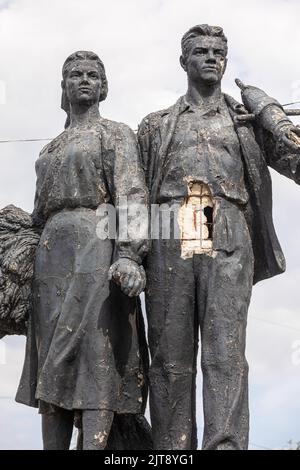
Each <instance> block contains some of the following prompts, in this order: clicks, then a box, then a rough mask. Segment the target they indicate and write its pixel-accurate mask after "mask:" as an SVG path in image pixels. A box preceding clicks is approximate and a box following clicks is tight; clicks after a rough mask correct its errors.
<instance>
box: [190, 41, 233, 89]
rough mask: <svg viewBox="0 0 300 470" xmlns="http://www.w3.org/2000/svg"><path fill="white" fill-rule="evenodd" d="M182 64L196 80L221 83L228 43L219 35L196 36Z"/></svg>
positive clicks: (204, 82)
mask: <svg viewBox="0 0 300 470" xmlns="http://www.w3.org/2000/svg"><path fill="white" fill-rule="evenodd" d="M181 65H182V67H183V68H184V70H185V71H186V72H187V74H188V77H189V79H190V80H192V81H194V82H200V83H203V84H205V85H214V84H216V83H219V82H220V81H221V79H222V77H223V75H224V72H225V69H226V65H227V59H226V45H225V43H224V41H223V40H222V39H221V38H218V37H209V36H199V37H196V38H194V39H192V41H191V44H190V47H189V51H188V53H187V55H186V57H185V58H183V57H181Z"/></svg>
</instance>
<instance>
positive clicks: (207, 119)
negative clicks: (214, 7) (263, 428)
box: [139, 25, 300, 450]
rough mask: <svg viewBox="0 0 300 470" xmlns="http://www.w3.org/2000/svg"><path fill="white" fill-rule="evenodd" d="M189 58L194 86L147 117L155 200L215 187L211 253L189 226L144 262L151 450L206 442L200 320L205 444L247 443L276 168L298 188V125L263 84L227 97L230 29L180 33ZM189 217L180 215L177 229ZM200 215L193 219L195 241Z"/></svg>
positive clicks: (280, 261) (277, 260)
mask: <svg viewBox="0 0 300 470" xmlns="http://www.w3.org/2000/svg"><path fill="white" fill-rule="evenodd" d="M180 60H181V65H182V67H183V69H184V71H185V72H186V73H187V79H188V90H187V93H186V95H185V96H184V97H181V98H180V99H179V100H178V101H177V103H176V104H175V105H174V106H171V107H170V108H168V109H166V110H163V111H158V112H155V113H152V114H150V115H149V116H147V117H146V118H145V119H144V120H143V122H142V123H141V125H140V128H139V142H140V148H141V154H142V159H143V164H144V169H145V172H146V179H147V184H148V187H149V191H150V195H151V202H152V203H155V204H156V203H158V204H160V203H165V204H167V205H169V206H170V207H174V205H176V204H177V205H178V204H179V205H181V207H182V208H186V207H187V205H188V201H189V197H190V195H189V188H190V185H193V186H195V185H200V186H201V185H203V184H205V186H208V187H209V189H210V193H211V197H212V203H211V200H210V205H213V208H214V210H213V231H212V233H213V235H212V250H211V252H210V253H206V254H204V253H202V254H199V249H194V252H193V250H191V249H190V250H189V251H188V256H187V250H183V249H182V246H183V244H184V245H185V244H186V243H187V241H186V238H187V232H188V229H186V227H184V230H182V226H181V227H179V228H180V230H179V231H180V232H181V233H184V234H185V239H184V240H164V239H159V240H154V241H153V243H152V248H151V250H150V253H149V255H148V257H147V260H146V263H145V266H146V271H147V279H148V281H147V289H146V305H147V316H148V324H149V346H150V351H151V357H152V363H151V366H150V412H151V422H152V427H153V438H154V448H155V449H182V450H183V449H195V448H197V429H196V410H195V397H196V388H195V376H196V365H197V350H198V328H199V326H200V331H201V361H202V372H203V405H204V420H205V427H204V436H203V448H204V449H246V448H247V445H248V426H249V418H248V398H247V397H248V387H247V377H248V365H247V361H246V358H245V335H246V322H247V310H248V304H249V300H250V296H251V289H252V285H253V283H255V282H258V281H260V280H262V279H265V278H268V277H272V276H274V275H276V274H279V273H282V272H283V271H284V269H285V261H284V256H283V253H282V251H281V248H280V245H279V242H278V239H277V236H276V233H275V229H274V225H273V220H272V187H271V176H270V173H269V170H268V165H270V166H271V167H273V168H274V169H276V170H277V171H279V172H281V173H282V174H285V175H286V176H288V177H289V178H291V179H293V180H294V181H295V182H296V183H300V166H299V148H300V147H299V145H297V141H298V140H297V139H298V138H299V135H300V129H299V128H296V127H294V126H293V124H292V123H291V121H290V120H289V119H288V118H287V116H286V114H285V112H284V110H283V108H282V107H281V105H280V104H279V103H278V102H277V101H276V100H274V99H272V98H270V97H268V96H267V95H266V94H265V93H264V92H263V91H262V90H259V89H258V88H255V87H245V86H244V85H243V84H242V83H241V82H240V81H239V82H238V84H239V86H240V85H241V88H242V89H243V93H242V95H243V100H244V105H241V104H239V103H237V102H236V101H235V100H234V99H233V98H231V97H230V96H227V95H224V94H223V93H222V91H221V81H222V77H223V75H224V72H225V69H226V65H227V39H226V37H225V35H224V32H223V30H222V28H220V27H214V26H209V25H198V26H195V27H194V28H191V29H190V30H189V31H188V32H187V33H186V34H185V35H184V36H183V39H182V56H181V59H180ZM253 119H254V121H253ZM195 200H196V198H195V197H194V198H193V204H194V206H195V207H197V202H196V201H195ZM197 210H201V201H200V199H199V203H198V209H197V208H196V209H195V211H196V212H197ZM182 212H183V209H181V210H180V211H179V213H180V214H182ZM182 220H183V218H182V217H181V216H180V217H177V223H178V224H179V225H180V224H182V223H183V222H182ZM196 222H197V221H196V219H195V224H194V227H192V224H190V227H191V234H192V239H193V245H192V246H195V240H194V239H195V237H194V228H195V227H196V226H197V223H196ZM199 243H200V241H199ZM199 248H200V245H199Z"/></svg>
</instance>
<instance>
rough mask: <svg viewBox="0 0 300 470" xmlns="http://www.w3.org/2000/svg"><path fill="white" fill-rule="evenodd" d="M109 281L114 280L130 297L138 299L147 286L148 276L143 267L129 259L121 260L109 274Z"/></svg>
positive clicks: (113, 266)
mask: <svg viewBox="0 0 300 470" xmlns="http://www.w3.org/2000/svg"><path fill="white" fill-rule="evenodd" d="M108 279H109V280H110V281H111V280H114V281H115V283H116V284H118V285H119V286H120V287H121V290H122V292H123V293H124V294H126V295H128V297H137V296H138V295H139V294H140V293H141V292H142V291H143V290H144V289H145V286H146V274H145V270H144V268H143V267H142V266H139V265H138V264H137V263H136V262H135V261H133V260H131V259H129V258H120V259H119V260H118V261H116V262H115V263H114V264H113V265H112V266H111V267H110V270H109V272H108Z"/></svg>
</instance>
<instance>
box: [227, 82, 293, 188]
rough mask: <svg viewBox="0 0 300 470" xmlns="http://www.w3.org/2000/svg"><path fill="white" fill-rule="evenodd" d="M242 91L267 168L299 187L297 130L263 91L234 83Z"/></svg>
mask: <svg viewBox="0 0 300 470" xmlns="http://www.w3.org/2000/svg"><path fill="white" fill-rule="evenodd" d="M236 83H237V85H238V86H239V87H240V88H241V90H242V99H243V102H244V104H245V107H246V108H247V110H248V111H249V112H250V113H252V114H253V115H254V116H255V118H254V124H253V127H254V130H255V134H256V137H257V140H258V142H259V144H260V145H261V147H262V148H263V150H264V153H265V156H266V160H267V163H268V165H269V166H271V167H272V168H273V169H274V170H276V171H278V172H279V173H281V174H282V175H284V176H286V177H288V178H291V179H293V180H294V181H295V182H296V183H297V184H300V128H299V127H297V126H295V125H294V124H293V123H292V121H291V120H290V119H289V118H288V117H287V115H286V114H285V112H284V109H283V107H282V106H281V105H280V103H279V102H278V101H277V100H275V99H274V98H271V97H269V96H268V95H267V94H266V93H265V92H264V91H263V90H261V89H259V88H256V87H252V86H245V85H244V84H243V83H242V82H241V81H240V80H237V81H236Z"/></svg>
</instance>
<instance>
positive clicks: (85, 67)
mask: <svg viewBox="0 0 300 470" xmlns="http://www.w3.org/2000/svg"><path fill="white" fill-rule="evenodd" d="M62 75H63V80H62V90H63V95H62V108H63V109H64V110H65V111H66V113H67V114H68V115H69V113H70V105H71V104H78V105H80V104H82V105H90V104H94V103H97V104H98V103H99V102H100V101H103V100H105V98H106V97H107V92H108V85H107V78H106V74H105V68H104V65H103V62H102V61H101V60H100V58H99V57H98V56H97V55H96V54H94V53H93V52H88V51H78V52H75V53H74V54H71V55H70V56H69V57H68V58H67V60H66V61H65V63H64V65H63V69H62Z"/></svg>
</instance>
